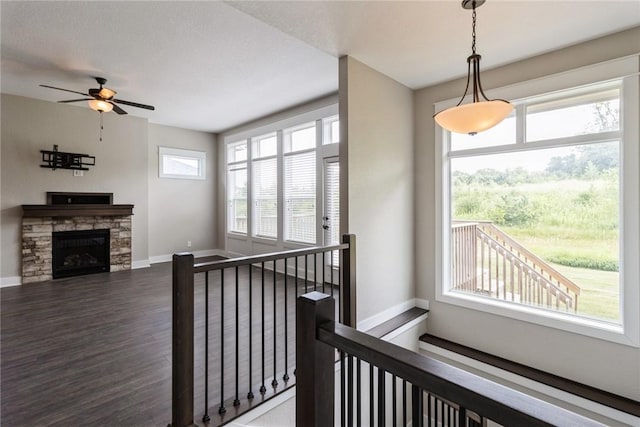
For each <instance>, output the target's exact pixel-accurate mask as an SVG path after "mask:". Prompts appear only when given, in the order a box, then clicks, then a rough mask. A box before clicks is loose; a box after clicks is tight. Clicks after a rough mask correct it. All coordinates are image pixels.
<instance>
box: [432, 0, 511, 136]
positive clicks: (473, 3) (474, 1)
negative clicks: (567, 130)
mask: <svg viewBox="0 0 640 427" xmlns="http://www.w3.org/2000/svg"><path fill="white" fill-rule="evenodd" d="M484 2H485V0H463V1H462V7H463V8H464V9H473V15H472V16H473V31H472V33H471V35H472V39H473V42H472V44H471V49H472V54H471V56H469V57H468V58H467V64H468V68H467V86H466V87H465V89H464V94H463V95H462V98H460V102H458V104H457V105H456V106H455V107H451V108H447V109H446V110H444V111H440V112H439V113H436V114H434V116H433V118H434V119H435V121H436V123H438V124H439V125H440V126H442V127H443V128H445V129H446V130H449V131H451V132H456V133H468V134H469V135H475V134H477V133H478V132H482V131H484V130H487V129H490V128H492V127H494V126H495V125H497V124H498V123H500V122H501V121H502V120H504V119H505V118H506V117H507V116H508V115H509V114H510V113H511V111H513V105H512V104H511V103H509V102H508V101H505V100H503V99H491V100H490V99H488V98H487V96H486V95H485V94H484V91H483V90H482V85H481V84H480V58H481V56H480V55H478V54H477V53H476V8H477V7H480V6H482V5H483V4H484ZM470 82H471V84H472V85H473V88H472V90H473V102H471V103H469V104H464V105H461V104H462V101H464V98H465V97H466V96H467V92H468V90H469V83H470Z"/></svg>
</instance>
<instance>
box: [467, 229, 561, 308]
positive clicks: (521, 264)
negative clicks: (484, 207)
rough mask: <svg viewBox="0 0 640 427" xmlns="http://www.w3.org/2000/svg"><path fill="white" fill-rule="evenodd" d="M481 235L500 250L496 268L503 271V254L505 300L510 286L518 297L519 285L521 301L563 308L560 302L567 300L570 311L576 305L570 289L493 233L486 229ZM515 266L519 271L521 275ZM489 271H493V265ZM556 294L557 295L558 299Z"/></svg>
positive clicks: (481, 237)
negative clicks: (544, 273)
mask: <svg viewBox="0 0 640 427" xmlns="http://www.w3.org/2000/svg"><path fill="white" fill-rule="evenodd" d="M477 236H478V239H479V240H480V241H481V242H482V243H483V244H484V245H486V246H488V248H489V250H491V249H493V250H494V252H495V253H496V263H495V267H496V270H500V265H499V262H498V261H499V259H500V256H502V259H503V262H502V273H503V277H502V280H503V283H504V285H503V287H502V292H503V297H502V299H504V300H507V288H508V287H510V288H511V300H512V301H513V300H515V294H516V288H519V292H518V295H519V296H520V300H521V301H522V302H524V303H525V304H535V305H539V306H546V307H548V308H555V309H556V310H557V309H559V308H560V303H563V304H564V305H565V308H566V309H567V310H568V309H571V308H573V306H574V305H573V298H572V297H571V295H569V293H568V292H565V291H564V290H563V289H562V288H560V287H559V286H557V285H556V284H555V283H553V282H552V281H551V280H550V279H548V278H546V277H545V276H543V275H542V274H541V273H540V272H538V271H537V270H535V269H534V268H533V267H532V266H530V265H529V264H527V263H526V262H525V261H524V260H522V259H521V258H519V257H517V256H516V255H515V254H514V253H513V252H512V251H511V250H510V249H509V248H507V247H505V246H504V245H503V244H502V243H500V242H499V241H497V240H496V239H495V238H493V237H492V236H490V235H488V234H486V233H485V232H484V231H483V230H482V229H478V230H477ZM507 263H508V264H509V265H510V268H507ZM514 269H516V270H517V272H518V273H517V275H516V274H515V272H514ZM489 271H491V268H490V269H489ZM499 273H500V272H499V271H498V272H497V273H496V276H495V280H496V282H498V280H499ZM489 281H491V276H489ZM507 284H508V285H509V286H507ZM482 288H484V286H482ZM499 292H500V290H499V289H498V287H497V286H496V293H498V294H499ZM552 297H553V298H555V300H554V299H553V298H552Z"/></svg>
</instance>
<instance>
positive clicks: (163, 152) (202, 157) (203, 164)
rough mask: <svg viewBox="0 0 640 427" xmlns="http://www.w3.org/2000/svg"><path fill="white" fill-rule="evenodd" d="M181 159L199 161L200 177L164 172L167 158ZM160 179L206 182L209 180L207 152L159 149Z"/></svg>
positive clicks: (169, 148)
mask: <svg viewBox="0 0 640 427" xmlns="http://www.w3.org/2000/svg"><path fill="white" fill-rule="evenodd" d="M167 156H169V157H181V158H186V159H195V160H197V161H198V175H195V176H194V175H184V174H172V173H166V172H164V158H165V157H167ZM158 177H159V178H170V179H190V180H196V181H204V180H206V179H207V152H206V151H200V150H187V149H184V148H171V147H158Z"/></svg>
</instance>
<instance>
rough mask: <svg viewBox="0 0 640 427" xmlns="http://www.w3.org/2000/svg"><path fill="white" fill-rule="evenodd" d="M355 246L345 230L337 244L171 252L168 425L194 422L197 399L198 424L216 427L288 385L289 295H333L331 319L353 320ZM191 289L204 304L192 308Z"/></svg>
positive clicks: (291, 367) (185, 426) (291, 380)
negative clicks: (198, 254)
mask: <svg viewBox="0 0 640 427" xmlns="http://www.w3.org/2000/svg"><path fill="white" fill-rule="evenodd" d="M355 250H356V238H355V236H354V235H350V234H345V235H343V236H342V243H341V244H338V245H332V246H323V247H307V248H304V249H295V250H290V251H284V252H277V253H270V254H262V255H256V256H249V257H240V258H231V259H225V260H221V261H214V262H205V263H198V264H196V263H194V257H193V254H190V253H181V254H174V255H173V285H172V286H173V297H172V298H173V306H172V307H173V310H172V316H173V319H172V396H171V398H172V414H171V424H170V427H193V426H195V423H194V401H196V400H197V401H198V402H200V403H199V405H200V404H201V405H203V406H202V407H200V408H199V410H201V411H202V412H200V414H201V420H202V422H203V423H204V424H206V425H207V426H209V427H215V426H219V425H223V424H226V423H228V422H230V421H231V420H233V419H234V418H236V417H238V416H240V415H241V414H242V413H244V412H246V411H248V410H250V409H253V408H255V407H256V406H257V405H259V404H261V403H264V402H265V401H267V400H268V399H270V398H272V397H273V396H275V395H277V394H278V393H280V392H282V391H284V390H286V389H288V388H291V387H293V386H294V385H295V382H296V378H295V375H294V371H295V369H296V365H295V363H294V361H293V360H292V356H294V355H293V354H291V353H292V352H295V342H294V340H293V339H292V337H295V334H296V331H295V326H296V324H295V321H291V320H292V319H295V314H296V313H295V301H294V298H296V297H297V296H299V295H301V294H303V293H307V292H309V291H314V290H322V291H323V292H327V293H330V294H331V295H332V296H333V295H334V293H335V295H336V296H338V295H339V306H338V310H339V313H338V316H337V317H338V319H339V320H340V322H342V323H344V324H345V325H355V324H356V312H355V298H356V293H355V280H356V272H355V268H356V258H355V256H356V254H355ZM336 256H339V260H340V261H339V265H338V266H336V265H335V264H334V260H335V258H336ZM338 282H339V286H337V284H338ZM194 293H197V294H198V295H200V296H201V297H200V300H201V301H203V303H204V304H203V305H204V307H201V306H199V307H194ZM195 308H197V309H198V310H195ZM333 315H334V316H336V313H333ZM196 326H197V327H196ZM194 333H195V338H194ZM196 338H197V339H196ZM194 354H197V355H198V356H199V357H198V358H195V357H194ZM195 362H197V364H196V365H195V366H194V363H195ZM196 368H197V369H196ZM194 369H195V370H194ZM290 374H291V375H290ZM331 374H332V375H333V371H331ZM195 380H198V381H197V382H196V381H195ZM196 384H198V392H199V393H198V399H194V389H195V387H196Z"/></svg>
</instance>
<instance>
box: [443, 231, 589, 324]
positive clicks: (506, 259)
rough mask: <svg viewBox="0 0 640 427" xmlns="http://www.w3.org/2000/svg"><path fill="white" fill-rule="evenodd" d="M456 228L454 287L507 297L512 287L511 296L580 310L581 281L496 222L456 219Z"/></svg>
mask: <svg viewBox="0 0 640 427" xmlns="http://www.w3.org/2000/svg"><path fill="white" fill-rule="evenodd" d="M451 231H452V256H453V261H454V262H453V263H452V265H453V268H452V283H453V288H454V289H458V290H462V291H467V292H480V293H484V294H487V295H488V296H494V297H495V298H498V299H504V300H507V299H508V295H507V290H508V289H510V296H511V301H515V300H516V295H517V299H518V300H519V301H520V302H522V303H524V304H536V305H539V306H546V307H547V308H553V309H556V310H558V309H560V304H561V303H562V304H563V305H564V308H565V309H566V310H569V309H573V310H574V311H576V312H577V310H578V297H579V295H580V287H579V286H578V285H576V284H575V283H574V282H572V281H571V280H570V279H568V278H567V277H566V276H564V275H563V274H562V273H560V272H559V271H557V270H556V269H555V268H553V267H552V266H550V265H549V264H548V263H546V262H545V261H544V260H543V259H541V258H540V257H539V256H537V255H535V254H534V253H533V252H531V251H530V250H529V249H527V248H525V247H524V246H522V245H521V244H520V243H518V242H517V241H516V240H515V239H514V238H513V237H511V236H509V235H508V234H507V233H505V232H504V231H502V230H501V229H499V228H498V227H496V226H495V225H494V224H493V223H491V222H488V221H467V222H465V221H455V222H454V223H453V224H452V230H451ZM485 276H488V283H487V284H486V285H485ZM500 282H502V289H500ZM493 285H495V286H493ZM500 291H502V295H500Z"/></svg>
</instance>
